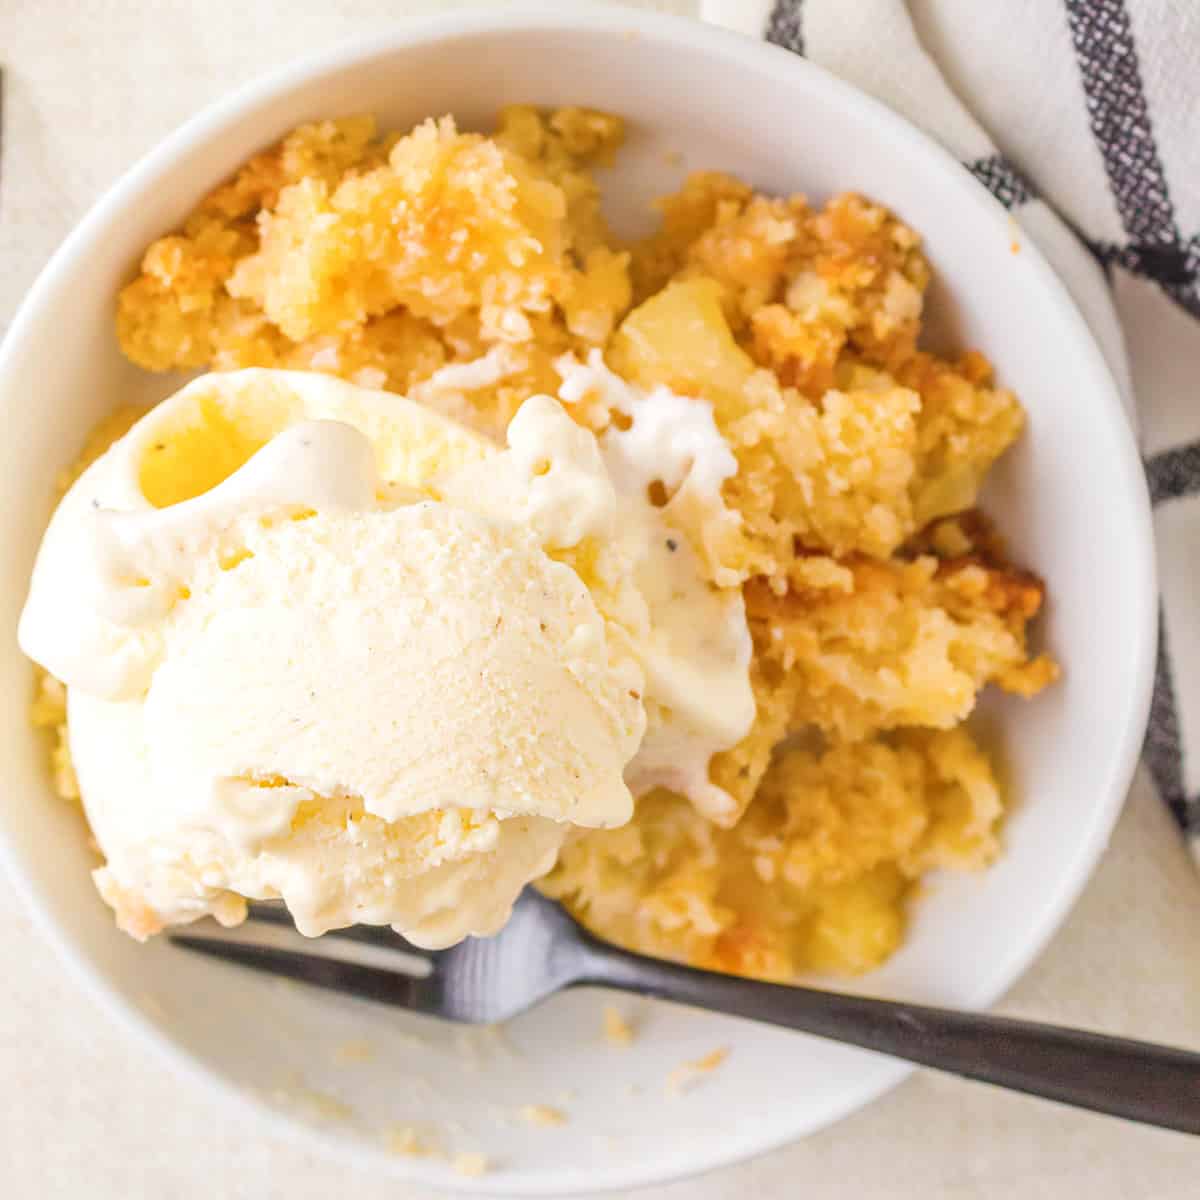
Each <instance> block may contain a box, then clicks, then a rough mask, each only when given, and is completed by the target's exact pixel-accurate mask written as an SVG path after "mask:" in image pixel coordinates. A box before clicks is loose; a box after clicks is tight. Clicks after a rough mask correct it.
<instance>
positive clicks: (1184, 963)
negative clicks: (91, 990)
mask: <svg viewBox="0 0 1200 1200" xmlns="http://www.w3.org/2000/svg"><path fill="white" fill-rule="evenodd" d="M561 2H562V3H564V4H566V3H569V2H570V0H561ZM975 2H982V0H975ZM448 6H449V5H448V4H446V3H445V0H443V3H441V4H437V3H433V2H424V3H422V2H420V0H390V2H389V0H243V2H242V3H240V4H234V3H231V2H230V0H0V66H2V67H3V70H4V120H3V137H4V146H3V156H2V158H0V264H3V270H2V271H0V327H3V326H4V325H5V324H7V322H8V321H9V320H10V319H11V317H12V314H13V313H14V311H15V310H16V308H17V305H18V304H19V303H20V300H21V298H22V296H23V295H24V293H25V291H26V289H27V288H28V286H29V284H30V283H31V282H32V281H33V279H34V277H35V276H36V274H37V272H38V271H39V270H40V269H41V267H42V265H43V264H44V263H45V261H46V259H47V258H48V257H49V255H50V253H51V252H52V251H53V250H54V248H55V246H56V245H57V244H58V242H59V241H60V240H61V239H62V237H63V236H64V235H65V234H66V232H67V231H68V230H69V229H70V227H71V226H72V224H73V223H74V222H75V221H76V220H77V219H78V218H79V217H80V215H81V214H82V213H83V212H84V210H85V209H86V208H87V207H88V205H90V204H91V202H92V201H93V200H94V199H95V197H96V196H97V195H98V194H99V192H100V191H101V190H102V189H103V188H105V187H106V186H107V185H108V184H109V183H110V182H111V181H112V180H113V179H115V178H116V176H117V175H118V174H119V173H120V172H121V171H123V170H124V169H125V168H126V167H127V166H128V165H129V164H130V163H131V162H133V161H134V159H136V158H137V157H138V156H139V155H140V154H141V153H143V152H144V151H145V150H146V149H148V148H149V147H150V146H151V145H153V144H154V143H155V142H156V141H158V140H159V139H160V138H161V137H163V136H164V135H165V134H166V133H168V132H169V131H170V130H171V129H172V128H174V127H175V126H176V125H178V124H179V123H180V122H181V121H183V120H184V119H185V118H186V117H188V116H190V115H191V114H192V113H194V112H195V111H196V110H197V109H198V108H200V107H201V106H203V105H204V104H206V103H208V102H209V101H211V100H213V99H215V98H216V97H218V96H220V95H222V94H223V93H224V92H226V91H228V90H229V88H231V87H232V86H234V85H236V84H239V83H241V82H243V81H244V80H246V79H249V78H250V77H252V76H254V75H256V74H258V73H259V72H261V71H262V70H264V69H266V68H268V67H272V66H274V65H276V64H278V63H280V62H283V61H285V60H287V59H289V58H292V57H295V56H297V55H301V54H304V53H307V52H310V51H312V50H314V49H317V48H320V47H322V46H325V45H327V44H329V43H330V42H331V41H333V40H335V39H338V38H344V37H349V36H354V35H360V34H364V33H368V32H370V31H371V30H373V29H385V28H388V27H391V26H392V25H394V23H395V22H396V21H398V20H401V19H403V17H404V15H405V14H406V13H408V12H416V11H428V10H430V9H433V8H437V7H448ZM646 6H647V7H655V8H659V9H666V10H672V11H677V12H690V11H692V9H693V4H692V3H691V2H690V0H665V2H659V3H657V4H649V5H646ZM30 400H31V402H39V401H38V398H36V397H31V398H30ZM16 903H17V902H16V899H15V897H14V896H13V895H12V892H11V890H10V888H9V887H8V884H7V883H6V882H5V881H3V880H2V879H0V963H2V964H3V968H2V970H0V980H2V982H0V1106H2V1107H0V1117H2V1119H0V1196H3V1197H6V1198H7V1197H12V1198H13V1200H35V1198H36V1200H41V1198H43V1197H55V1198H58V1197H64V1198H71V1200H73V1198H75V1197H79V1198H81V1200H82V1198H83V1197H87V1198H88V1200H109V1198H112V1200H130V1198H133V1197H138V1198H141V1197H146V1198H147V1200H150V1198H154V1200H157V1198H158V1197H167V1196H169V1197H171V1198H172V1200H193V1198H194V1200H212V1198H214V1197H219V1198H221V1200H239V1198H241V1197H246V1198H249V1197H254V1198H255V1200H271V1198H274V1197H280V1198H281V1200H282V1198H284V1197H286V1198H287V1200H309V1198H311V1200H328V1197H329V1196H330V1195H352V1196H353V1197H354V1200H384V1198H385V1197H386V1198H388V1200H397V1198H403V1200H414V1198H417V1197H422V1196H425V1195H426V1194H429V1195H433V1194H432V1193H425V1192H424V1191H422V1190H421V1189H416V1188H407V1189H406V1188H405V1187H403V1186H402V1185H397V1184H396V1183H394V1182H391V1181H388V1180H385V1179H380V1178H373V1177H370V1176H367V1175H363V1176H361V1177H359V1176H354V1175H353V1174H351V1175H350V1176H349V1177H348V1175H347V1171H346V1169H345V1168H344V1167H343V1166H342V1165H340V1164H334V1163H331V1162H328V1161H326V1160H324V1159H318V1158H313V1157H311V1156H309V1155H306V1154H304V1153H301V1152H299V1151H298V1150H297V1149H296V1148H295V1147H293V1146H291V1145H287V1144H283V1143H281V1142H278V1141H275V1140H273V1139H271V1138H268V1137H264V1136H263V1135H262V1133H261V1132H260V1131H258V1130H257V1129H251V1130H248V1129H246V1128H244V1127H243V1125H242V1124H241V1122H240V1121H239V1120H238V1119H237V1117H236V1116H235V1115H234V1114H232V1113H229V1112H226V1111H223V1110H222V1109H221V1108H219V1107H218V1106H217V1105H216V1104H215V1102H214V1101H213V1099H212V1098H211V1097H210V1096H208V1095H207V1094H206V1093H203V1092H201V1091H199V1090H196V1089H195V1088H194V1086H193V1085H191V1084H189V1083H186V1082H184V1083H180V1082H178V1081H176V1080H175V1079H173V1078H171V1077H170V1076H169V1075H168V1074H167V1073H166V1072H164V1070H163V1068H162V1064H160V1063H159V1062H158V1061H156V1060H148V1059H146V1058H144V1057H143V1055H142V1051H141V1048H140V1047H139V1046H137V1044H136V1043H134V1042H133V1041H131V1040H130V1039H129V1038H128V1037H126V1036H125V1035H124V1034H122V1033H120V1032H119V1031H118V1030H117V1029H116V1028H114V1027H113V1025H112V1024H111V1023H110V1022H109V1021H108V1020H107V1019H106V1018H105V1017H103V1016H102V1015H100V1014H98V1013H96V1012H94V1011H93V1010H92V1009H91V1007H90V1006H89V1004H88V1003H87V1002H86V1000H84V999H82V998H81V997H80V996H79V994H78V993H77V992H76V990H75V988H74V987H73V985H72V983H71V981H70V980H69V979H68V977H67V975H66V974H65V973H64V971H63V970H62V968H61V967H60V966H59V964H58V963H57V962H56V961H55V959H54V958H53V956H52V955H51V953H50V951H49V950H47V949H46V948H45V947H44V946H43V945H42V944H41V943H40V942H39V941H38V939H37V937H36V936H35V935H34V932H33V929H32V926H31V923H30V921H29V919H28V918H27V916H26V915H25V913H24V912H23V911H21V910H20V909H18V908H17V907H16ZM1198 931H1200V875H1198V874H1197V872H1196V871H1195V869H1194V868H1193V866H1192V865H1191V864H1190V863H1189V862H1188V860H1187V858H1186V856H1185V853H1184V850H1183V847H1182V844H1181V843H1180V841H1179V839H1178V834H1177V832H1176V830H1175V829H1174V827H1173V826H1172V825H1171V823H1170V818H1169V816H1168V814H1167V813H1166V811H1165V809H1164V808H1163V806H1162V805H1161V804H1160V803H1159V802H1158V800H1157V798H1156V797H1155V796H1154V795H1152V794H1151V792H1150V789H1149V786H1148V784H1147V782H1146V780H1145V779H1144V778H1143V779H1139V781H1138V784H1137V786H1136V787H1135V789H1134V793H1133V795H1132V797H1131V798H1130V802H1129V805H1128V807H1127V809H1126V812H1125V815H1124V817H1123V818H1122V820H1121V823H1120V825H1119V827H1118V829H1117V832H1116V835H1115V837H1114V839H1113V843H1112V846H1111V848H1110V850H1109V852H1108V854H1107V856H1106V858H1105V859H1104V862H1103V863H1102V865H1101V866H1100V869H1099V871H1098V872H1097V874H1096V876H1095V878H1094V880H1093V881H1092V883H1091V885H1090V886H1089V888H1088V889H1087V891H1086V893H1085V895H1084V897H1083V899H1082V900H1081V902H1080V904H1079V906H1078V907H1077V908H1076V910H1075V912H1074V914H1073V915H1072V916H1071V918H1070V919H1069V921H1068V922H1067V924H1066V926H1065V927H1064V929H1063V930H1062V932H1061V933H1060V934H1059V936H1058V937H1057V938H1056V939H1055V941H1054V942H1053V944H1052V945H1051V947H1050V948H1049V950H1048V951H1047V952H1046V954H1045V955H1044V957H1043V958H1042V960H1041V961H1040V962H1039V963H1038V964H1037V966H1036V967H1035V968H1034V969H1033V970H1032V971H1031V972H1030V973H1029V975H1028V976H1027V977H1026V978H1025V979H1024V980H1022V982H1021V983H1020V984H1019V985H1018V986H1017V987H1016V988H1015V989H1014V990H1013V992H1012V994H1011V995H1010V997H1009V998H1008V1000H1007V1002H1006V1003H1005V1004H1004V1005H1003V1010H1004V1011H1007V1012H1011V1013H1017V1014H1022V1015H1030V1016H1037V1017H1040V1018H1044V1019H1048V1020H1055V1021H1063V1022H1078V1023H1081V1024H1087V1025H1092V1026H1095V1027H1097V1028H1100V1029H1104V1030H1110V1031H1113V1032H1117V1033H1124V1034H1130V1035H1135V1036H1143V1037H1151V1038H1157V1039H1161V1040H1165V1041H1174V1042H1178V1043H1181V1044H1184V1045H1190V1046H1193V1047H1196V1048H1200V947H1198V946H1197V942H1198V940H1200V939H1198V936H1197V934H1198ZM1198 1168H1200V1148H1198V1147H1197V1144H1195V1143H1193V1142H1192V1141H1191V1140H1190V1139H1188V1138H1185V1137H1183V1136H1180V1135H1175V1134H1167V1133H1161V1132H1158V1131H1152V1130H1146V1129H1141V1128H1138V1127H1135V1126H1131V1125H1125V1124H1122V1123H1118V1122H1115V1121H1111V1120H1107V1119H1103V1118H1098V1117H1092V1116H1087V1115H1084V1114H1081V1113H1075V1112H1071V1111H1068V1110H1066V1109H1061V1108H1058V1107H1057V1106H1053V1105H1050V1104H1044V1103H1040V1102H1035V1101H1031V1100H1026V1099H1023V1098H1020V1097H1016V1096H1011V1095H1007V1094H1005V1093H1002V1092H999V1091H995V1090H992V1089H989V1088H985V1087H983V1086H979V1085H972V1084H966V1083H960V1082H958V1081H956V1080H950V1079H944V1078H940V1077H937V1076H934V1075H931V1074H929V1073H919V1074H918V1075H916V1076H915V1077H913V1078H912V1079H910V1080H909V1082H907V1083H906V1084H904V1085H903V1086H902V1087H900V1088H898V1089H897V1090H896V1091H894V1092H892V1093H891V1094H890V1095H889V1096H887V1097H886V1098H885V1099H883V1100H881V1101H880V1102H878V1103H876V1104H875V1105H873V1106H871V1107H870V1108H869V1109H867V1110H865V1111H863V1112H861V1113H859V1114H858V1115H856V1116H854V1117H852V1118H850V1119H849V1120H847V1121H844V1122H842V1123H841V1124H840V1125H837V1126H836V1127H834V1128H833V1129H829V1130H827V1131H825V1132H824V1133H821V1134H818V1135H816V1136H814V1137H812V1138H809V1139H807V1140H806V1141H804V1142H802V1143H799V1144H797V1145H795V1146H793V1147H791V1148H790V1149H786V1150H782V1151H779V1152H776V1153H774V1154H771V1155H768V1156H767V1157H765V1158H762V1159H759V1160H757V1161H755V1162H753V1163H750V1164H748V1165H744V1166H741V1167H737V1168H733V1169H730V1170H728V1171H724V1172H719V1173H716V1174H713V1175H710V1176H708V1177H706V1178H705V1179H703V1180H702V1181H699V1182H689V1183H684V1184H677V1185H674V1186H670V1187H665V1188H658V1189H652V1190H650V1191H647V1192H644V1193H641V1195H642V1196H644V1197H646V1198H647V1200H649V1198H651V1197H655V1198H661V1200H677V1198H682V1197H688V1198H691V1200H717V1198H724V1197H734V1196H741V1195H753V1196H756V1197H759V1198H761V1200H784V1198H785V1197H787V1198H790V1197H793V1196H796V1195H798V1194H801V1193H803V1194H805V1195H811V1196H819V1197H822V1200H842V1198H845V1200H851V1198H853V1200H874V1198H880V1200H882V1198H884V1197H886V1198H887V1200H907V1198H909V1197H913V1198H916V1197H921V1198H922V1200H926V1198H937V1200H940V1198H942V1197H947V1198H954V1200H959V1198H961V1200H969V1198H975V1197H987V1198H989V1200H991V1198H999V1197H1005V1198H1006V1200H1007V1198H1009V1197H1019V1198H1020V1200H1039V1198H1042V1197H1045V1198H1047V1200H1060V1198H1061V1197H1063V1196H1066V1195H1085V1196H1087V1197H1089V1200H1117V1198H1121V1200H1124V1198H1126V1197H1137V1198H1141V1197H1153V1198H1154V1200H1175V1198H1179V1200H1182V1198H1183V1197H1191V1196H1194V1195H1196V1194H1197V1187H1198V1186H1200V1185H1198V1184H1197V1182H1196V1179H1195V1175H1196V1173H1197V1169H1198Z"/></svg>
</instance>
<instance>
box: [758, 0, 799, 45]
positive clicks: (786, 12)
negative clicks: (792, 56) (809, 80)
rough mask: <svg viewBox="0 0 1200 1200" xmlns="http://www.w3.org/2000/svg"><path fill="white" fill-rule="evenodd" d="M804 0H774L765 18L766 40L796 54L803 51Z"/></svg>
mask: <svg viewBox="0 0 1200 1200" xmlns="http://www.w3.org/2000/svg"><path fill="white" fill-rule="evenodd" d="M803 5H804V0H775V4H774V6H773V7H772V9H771V15H770V17H768V18H767V30H766V37H767V41H768V42H771V43H773V44H774V45H776V46H782V47H783V48H784V49H785V50H791V51H793V52H794V53H796V54H803V53H804V20H803V17H802V15H801V11H800V10H801V9H802V8H803Z"/></svg>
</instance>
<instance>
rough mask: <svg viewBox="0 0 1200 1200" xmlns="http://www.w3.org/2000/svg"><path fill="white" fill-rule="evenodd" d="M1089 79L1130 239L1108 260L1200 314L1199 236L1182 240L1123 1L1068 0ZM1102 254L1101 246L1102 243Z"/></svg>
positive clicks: (1086, 87)
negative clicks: (1155, 284) (1196, 246)
mask: <svg viewBox="0 0 1200 1200" xmlns="http://www.w3.org/2000/svg"><path fill="white" fill-rule="evenodd" d="M1063 3H1064V5H1065V8H1066V13H1067V25H1068V27H1069V28H1070V31H1071V40H1072V42H1073V43H1074V46H1075V58H1076V60H1077V62H1078V63H1079V74H1080V77H1081V79H1082V81H1083V91H1084V97H1085V99H1086V101H1087V110H1088V120H1089V122H1090V124H1091V127H1092V136H1093V137H1094V138H1095V139H1096V145H1097V146H1098V147H1099V149H1100V154H1101V156H1102V158H1103V159H1104V171H1105V174H1106V175H1107V176H1108V186H1109V189H1110V191H1111V192H1112V196H1113V201H1114V203H1115V204H1116V207H1117V213H1118V214H1119V216H1120V218H1121V225H1122V227H1123V228H1124V230H1125V233H1126V235H1127V237H1128V238H1129V245H1128V246H1126V247H1123V248H1119V247H1118V248H1110V251H1109V258H1108V261H1110V262H1116V263H1118V264H1119V265H1120V266H1122V267H1124V268H1125V269H1126V270H1129V271H1133V272H1134V273H1135V274H1138V275H1143V276H1145V277H1146V278H1148V279H1152V280H1154V281H1155V282H1156V283H1158V284H1159V285H1160V286H1161V287H1162V288H1163V290H1164V291H1165V292H1166V293H1167V294H1168V295H1169V296H1170V297H1171V298H1172V299H1173V300H1175V301H1176V302H1177V303H1178V304H1180V305H1181V306H1182V307H1183V308H1184V309H1186V310H1187V311H1188V312H1190V313H1191V314H1192V315H1193V316H1200V283H1198V266H1200V264H1198V262H1197V259H1198V257H1200V256H1198V254H1197V251H1196V248H1195V245H1194V243H1195V239H1192V240H1191V241H1190V242H1188V241H1184V239H1183V237H1182V236H1181V234H1180V231H1179V226H1178V225H1177V224H1176V220H1175V208H1174V205H1173V204H1172V203H1171V194H1170V191H1169V189H1168V187H1167V176H1166V172H1165V171H1164V170H1163V165H1162V159H1161V157H1160V156H1159V153H1158V145H1157V143H1156V141H1155V138H1154V128H1153V123H1152V122H1151V119H1150V107H1149V105H1148V103H1147V101H1146V94H1145V91H1144V90H1143V88H1142V76H1141V70H1140V68H1139V66H1138V53H1137V45H1136V43H1135V41H1134V37H1133V27H1132V25H1131V24H1130V21H1129V13H1128V12H1127V11H1126V8H1125V4H1124V0H1063ZM1096 251H1097V253H1098V254H1101V255H1103V249H1102V248H1096Z"/></svg>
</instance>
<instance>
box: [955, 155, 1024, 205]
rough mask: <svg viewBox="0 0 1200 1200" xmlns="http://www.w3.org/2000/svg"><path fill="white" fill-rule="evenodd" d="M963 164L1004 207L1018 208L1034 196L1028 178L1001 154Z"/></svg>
mask: <svg viewBox="0 0 1200 1200" xmlns="http://www.w3.org/2000/svg"><path fill="white" fill-rule="evenodd" d="M965 165H966V168H967V170H968V171H970V172H971V174H972V175H974V176H975V178H976V179H978V180H979V182H980V183H982V184H983V186H984V187H985V188H987V190H988V191H989V192H991V193H992V195H993V196H995V197H996V199H997V200H999V201H1000V203H1001V204H1003V205H1004V207H1005V208H1019V207H1020V206H1021V205H1022V204H1024V203H1025V202H1026V201H1028V200H1032V199H1034V198H1035V196H1036V193H1035V192H1034V190H1033V185H1032V184H1031V183H1030V182H1029V180H1028V179H1026V178H1025V176H1024V175H1022V174H1021V172H1020V171H1018V170H1017V168H1016V167H1014V166H1013V165H1012V163H1010V162H1009V161H1008V160H1007V159H1005V158H1004V157H1003V156H1002V155H999V154H992V155H990V156H989V157H988V158H978V159H976V160H975V161H974V162H971V163H966V164H965Z"/></svg>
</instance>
